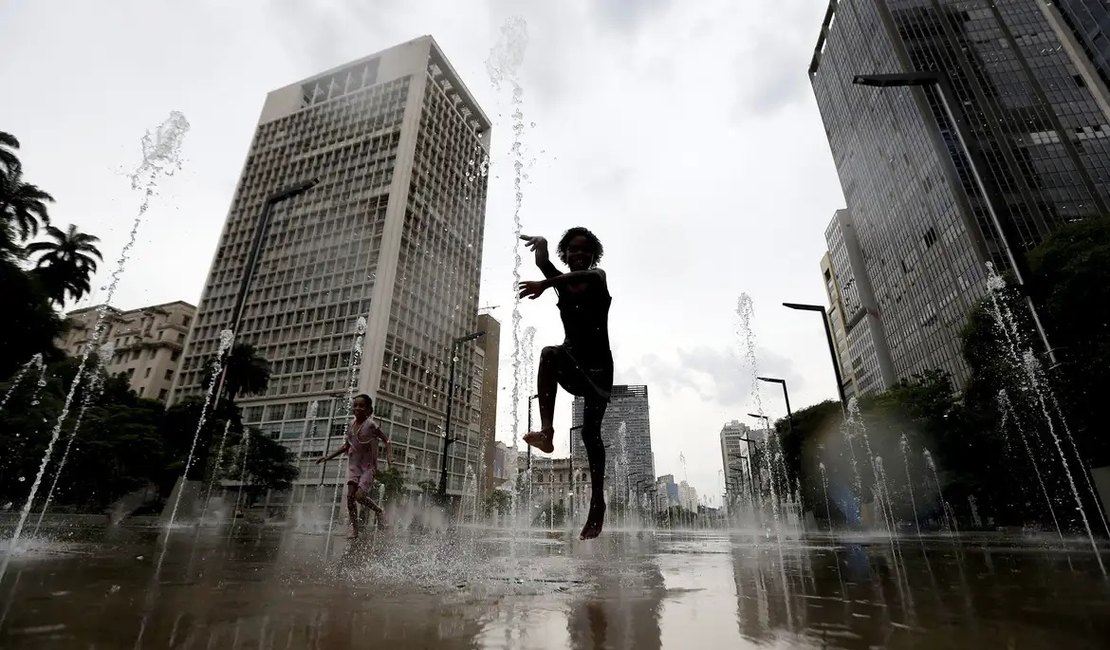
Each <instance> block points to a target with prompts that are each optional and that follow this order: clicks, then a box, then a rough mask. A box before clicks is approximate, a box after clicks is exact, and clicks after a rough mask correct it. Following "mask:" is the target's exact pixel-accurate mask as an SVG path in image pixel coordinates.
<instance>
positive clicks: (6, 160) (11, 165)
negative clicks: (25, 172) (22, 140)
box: [0, 131, 19, 174]
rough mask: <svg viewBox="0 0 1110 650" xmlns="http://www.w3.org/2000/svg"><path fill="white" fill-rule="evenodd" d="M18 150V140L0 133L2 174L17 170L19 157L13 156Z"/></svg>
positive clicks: (10, 135)
mask: <svg viewBox="0 0 1110 650" xmlns="http://www.w3.org/2000/svg"><path fill="white" fill-rule="evenodd" d="M18 148H19V140H16V139H15V136H14V135H12V134H11V133H5V132H3V131H0V166H2V167H3V168H4V171H3V173H5V174H6V173H8V172H9V171H11V170H13V169H18V168H19V156H17V155H15V149H18Z"/></svg>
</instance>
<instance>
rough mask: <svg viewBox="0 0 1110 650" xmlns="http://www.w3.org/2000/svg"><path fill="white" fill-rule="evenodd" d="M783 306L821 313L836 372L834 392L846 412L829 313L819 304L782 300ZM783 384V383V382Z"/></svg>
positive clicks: (846, 406)
mask: <svg viewBox="0 0 1110 650" xmlns="http://www.w3.org/2000/svg"><path fill="white" fill-rule="evenodd" d="M782 306H783V307H789V308H790V309H798V310H801V311H816V312H820V313H821V322H822V323H823V324H824V325H825V340H826V341H827V342H828V344H829V357H830V358H832V364H833V372H834V373H835V374H836V392H837V394H838V395H840V408H841V409H843V411H844V412H845V413H847V412H848V398H847V397H845V396H844V378H843V377H841V376H840V361H838V360H837V357H836V347H835V345H833V337H832V328H831V327H830V326H829V313H828V312H827V311H825V308H824V307H822V306H821V305H805V304H801V303H797V302H784V303H782ZM784 385H785V384H784Z"/></svg>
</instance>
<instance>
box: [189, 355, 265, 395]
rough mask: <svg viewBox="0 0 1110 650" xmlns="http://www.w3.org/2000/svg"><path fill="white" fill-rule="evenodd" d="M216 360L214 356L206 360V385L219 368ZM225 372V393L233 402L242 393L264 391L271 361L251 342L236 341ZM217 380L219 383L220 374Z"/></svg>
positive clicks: (252, 393) (248, 393)
mask: <svg viewBox="0 0 1110 650" xmlns="http://www.w3.org/2000/svg"><path fill="white" fill-rule="evenodd" d="M215 361H216V359H215V357H214V356H213V357H210V358H209V359H208V360H207V361H206V362H205V366H204V367H205V371H204V384H203V385H204V386H207V385H208V383H209V382H210V381H211V380H212V377H213V375H212V373H213V371H214V369H218V368H219V366H218V365H217V364H215V363H214V362H215ZM223 372H226V373H227V379H225V380H224V395H225V396H226V397H227V399H228V400H229V401H231V402H232V403H234V402H235V399H236V398H237V397H240V396H242V395H256V394H258V393H261V392H264V391H265V390H266V386H268V385H269V383H270V362H269V361H267V360H266V359H265V357H263V356H262V355H260V354H259V353H258V350H257V349H256V348H255V347H254V346H253V345H251V344H250V343H236V344H235V345H233V346H232V347H231V353H230V354H229V355H228V358H227V360H226V362H225V363H224V369H223ZM216 381H217V383H219V376H218V375H217V376H216Z"/></svg>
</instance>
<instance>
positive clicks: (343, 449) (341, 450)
mask: <svg viewBox="0 0 1110 650" xmlns="http://www.w3.org/2000/svg"><path fill="white" fill-rule="evenodd" d="M350 448H351V444H350V443H348V442H345V443H343V446H342V447H340V448H339V449H336V450H335V451H333V452H331V453H330V454H328V455H327V456H321V457H320V458H317V459H316V464H317V465H319V464H320V463H326V462H328V461H329V460H332V459H334V458H338V457H339V456H342V455H343V454H345V453H347V451H348V450H350Z"/></svg>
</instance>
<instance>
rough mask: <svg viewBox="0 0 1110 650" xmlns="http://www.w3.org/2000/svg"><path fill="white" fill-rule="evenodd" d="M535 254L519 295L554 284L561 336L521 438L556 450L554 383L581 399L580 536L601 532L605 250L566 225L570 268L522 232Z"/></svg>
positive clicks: (546, 360) (608, 357)
mask: <svg viewBox="0 0 1110 650" xmlns="http://www.w3.org/2000/svg"><path fill="white" fill-rule="evenodd" d="M521 239H523V240H524V241H525V242H526V244H525V245H526V246H528V248H529V250H532V251H534V252H535V254H536V266H538V267H539V269H540V271H541V272H543V274H544V278H545V279H543V280H539V281H534V282H521V283H520V286H519V287H518V289H519V291H520V297H521V298H524V297H528V298H530V299H532V300H535V299H536V298H538V297H539V296H540V295H541V294H542V293H543V292H544V291H546V290H547V289H549V288H554V289H555V293H556V294H558V303H557V304H558V307H559V316H560V318H561V319H562V321H563V331H564V332H565V335H566V336H565V339H564V341H563V344H562V345H551V346H548V347H545V348H544V349H543V350H542V351H541V352H540V367H539V373H538V374H539V377H538V378H537V383H538V389H539V390H538V392H539V402H540V430H539V431H530V432H528V433H527V434H526V435H525V436H524V442H526V443H528V444H529V445H532V446H533V447H535V448H537V449H539V450H540V451H542V452H544V453H548V454H550V453H551V452H553V451H554V450H555V446H554V444H553V440H554V437H555V428H554V425H553V424H552V420H553V419H554V417H555V392H556V390H557V386H562V387H563V390H565V391H567V392H568V393H570V394H572V395H577V396H579V397H583V398H585V409H584V413H583V426H582V442H583V443H584V445H585V447H586V454H587V457H588V458H589V461H590V484H591V494H590V511H589V514H588V515H587V516H586V525H585V526H584V527H583V528H582V534H581V535H580V539H593V538H595V537H597V536H598V535H600V534H601V528H602V525H603V524H604V522H605V494H604V491H603V489H604V484H605V447H604V445H603V444H602V441H601V420H602V418H604V417H605V409H606V408H607V407H608V405H609V394H610V393H611V392H612V390H613V353H612V351H611V350H610V349H609V305H610V304H611V303H612V301H613V299H612V297H611V296H610V295H609V287H608V285H607V284H606V282H605V272H604V271H602V270H601V269H599V268H597V263H598V262H599V261H601V256H602V253H603V252H604V250H603V248H602V246H601V242H600V241H599V240H598V238H597V237H596V236H595V235H594V234H593V233H592V232H590V231H589V230H587V229H585V228H581V227H576V228H571V229H570V230H568V231H566V233H564V234H563V238H562V239H560V240H559V246H558V248H557V252H558V254H559V259H560V260H562V262H563V263H564V264H566V265H567V266H568V267H569V268H570V271H568V272H567V273H561V272H560V271H559V270H558V269H557V268H555V265H554V264H552V263H551V259H550V257H549V255H548V251H547V240H546V239H544V238H543V237H532V236H527V235H525V236H521Z"/></svg>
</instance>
